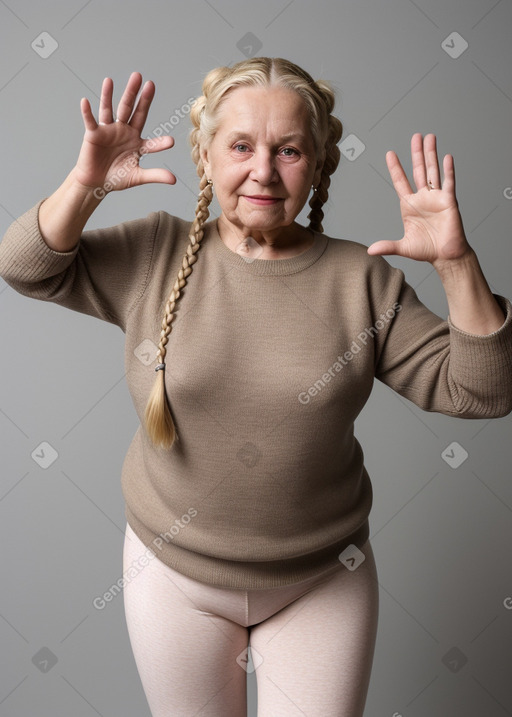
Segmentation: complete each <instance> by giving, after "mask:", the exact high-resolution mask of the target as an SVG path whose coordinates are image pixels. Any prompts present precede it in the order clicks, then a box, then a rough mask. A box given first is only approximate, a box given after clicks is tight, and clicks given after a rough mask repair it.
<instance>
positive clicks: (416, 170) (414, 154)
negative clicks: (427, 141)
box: [411, 132, 427, 191]
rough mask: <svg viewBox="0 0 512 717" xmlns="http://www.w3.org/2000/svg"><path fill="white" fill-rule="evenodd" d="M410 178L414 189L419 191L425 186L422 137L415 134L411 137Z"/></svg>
mask: <svg viewBox="0 0 512 717" xmlns="http://www.w3.org/2000/svg"><path fill="white" fill-rule="evenodd" d="M411 159H412V176H413V177H414V183H415V185H416V189H417V190H418V191H419V190H420V189H423V188H424V187H426V186H427V172H426V169H425V153H424V147H423V135H422V134H421V133H420V132H416V133H415V134H413V136H412V137H411Z"/></svg>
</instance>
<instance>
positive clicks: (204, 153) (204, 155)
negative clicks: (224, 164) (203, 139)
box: [199, 145, 211, 178]
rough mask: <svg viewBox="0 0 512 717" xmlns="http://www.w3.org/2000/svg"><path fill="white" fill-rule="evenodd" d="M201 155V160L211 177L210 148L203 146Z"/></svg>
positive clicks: (200, 151)
mask: <svg viewBox="0 0 512 717" xmlns="http://www.w3.org/2000/svg"><path fill="white" fill-rule="evenodd" d="M199 156H200V157H201V161H202V163H203V167H204V171H205V173H206V175H207V176H208V177H210V162H209V161H208V149H207V148H206V147H205V146H204V145H203V146H201V148H200V150H199ZM210 178H211V177H210Z"/></svg>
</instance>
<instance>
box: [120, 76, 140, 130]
mask: <svg viewBox="0 0 512 717" xmlns="http://www.w3.org/2000/svg"><path fill="white" fill-rule="evenodd" d="M141 83H142V75H141V74H140V72H132V74H131V75H130V77H129V79H128V82H127V83H126V87H125V89H124V92H123V94H122V97H121V99H120V100H119V104H118V105H117V112H116V118H117V119H118V120H119V121H120V122H124V123H127V122H128V120H129V119H130V115H131V113H132V110H133V105H134V104H135V98H136V97H137V93H138V91H139V90H140V86H141Z"/></svg>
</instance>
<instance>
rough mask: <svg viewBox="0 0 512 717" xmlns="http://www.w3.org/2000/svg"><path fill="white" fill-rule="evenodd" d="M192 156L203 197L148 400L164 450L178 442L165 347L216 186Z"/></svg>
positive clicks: (150, 421) (150, 420)
mask: <svg viewBox="0 0 512 717" xmlns="http://www.w3.org/2000/svg"><path fill="white" fill-rule="evenodd" d="M192 154H193V156H194V155H196V156H197V173H198V174H199V176H200V182H199V189H200V193H199V196H198V200H197V205H196V210H195V219H194V221H193V222H192V226H191V228H190V232H189V235H188V236H189V239H190V244H189V245H188V246H187V251H186V254H185V256H184V257H183V261H182V265H181V269H180V270H179V272H178V277H177V279H176V281H175V283H174V286H173V288H172V291H171V294H170V296H169V299H168V300H167V303H166V305H165V312H164V318H163V320H162V330H161V332H160V343H159V344H158V353H157V359H158V361H159V364H158V366H157V367H156V372H157V377H156V379H155V383H154V385H153V389H152V391H151V394H150V396H149V400H148V403H147V406H146V414H145V419H146V429H147V432H148V435H149V437H150V438H151V440H152V442H153V443H154V445H156V446H161V447H162V448H171V447H172V445H173V443H174V441H175V440H179V437H178V435H177V433H176V429H175V426H174V422H173V420H172V416H171V411H170V408H169V404H168V402H167V397H166V393H165V376H164V373H165V355H166V353H167V349H166V345H167V342H168V340H169V334H170V333H171V330H172V321H173V319H174V310H175V307H176V303H177V301H178V299H179V298H180V296H181V290H182V289H183V288H184V287H185V286H186V284H187V279H188V277H189V276H190V274H191V273H192V266H193V265H194V264H195V262H196V261H197V256H196V254H197V252H198V251H199V249H200V247H201V239H202V238H203V236H204V229H203V225H204V223H205V222H206V220H207V219H208V217H209V215H210V212H209V209H208V207H209V205H210V202H211V201H212V198H213V191H212V186H213V184H212V182H211V180H208V179H207V178H206V175H205V172H204V168H203V163H202V161H201V159H200V158H199V156H198V155H199V148H198V146H197V144H196V143H194V148H193V151H192Z"/></svg>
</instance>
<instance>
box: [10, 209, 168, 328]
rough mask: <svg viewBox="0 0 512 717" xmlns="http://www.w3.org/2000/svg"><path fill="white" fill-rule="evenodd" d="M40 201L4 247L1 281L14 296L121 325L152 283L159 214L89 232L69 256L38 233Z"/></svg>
mask: <svg viewBox="0 0 512 717" xmlns="http://www.w3.org/2000/svg"><path fill="white" fill-rule="evenodd" d="M43 202H44V199H42V200H40V201H39V202H38V203H37V204H36V205H35V206H34V207H32V208H31V209H29V210H28V211H27V212H25V214H23V215H22V216H21V217H19V218H18V219H16V220H15V221H14V222H13V223H12V224H11V225H10V226H9V228H8V229H7V231H6V233H5V235H4V237H3V239H2V241H1V242H0V276H1V277H2V278H3V279H4V281H5V282H6V283H7V284H8V285H9V286H11V287H12V288H13V289H15V291H17V292H18V293H20V294H23V295H24V296H28V297H31V298H34V299H39V300H41V301H52V302H55V303H56V304H60V305H61V306H64V307H67V308H69V309H72V310H74V311H79V312H81V313H84V314H89V315H90V316H95V317H97V318H99V319H103V320H104V321H108V322H110V323H113V324H116V325H117V326H119V327H120V328H121V329H122V330H123V331H125V327H126V319H127V316H128V314H129V312H130V310H131V308H132V306H133V305H134V304H135V302H136V301H137V300H138V299H139V298H140V297H141V296H142V294H143V293H144V289H145V287H146V283H147V281H148V276H149V270H150V265H151V259H152V254H153V248H154V243H155V237H156V234H157V231H158V224H159V212H152V213H151V214H149V215H148V216H147V217H145V218H141V219H133V220H131V221H127V222H123V223H121V224H117V225H115V226H112V227H107V228H104V229H94V230H89V231H84V232H83V233H82V235H81V237H80V240H79V242H78V244H77V246H75V247H74V249H73V250H71V251H67V252H59V251H55V250H53V249H51V248H50V247H49V246H48V244H47V243H46V242H45V240H44V239H43V236H42V235H41V231H40V228H39V221H38V217H39V208H40V206H41V204H42V203H43Z"/></svg>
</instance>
